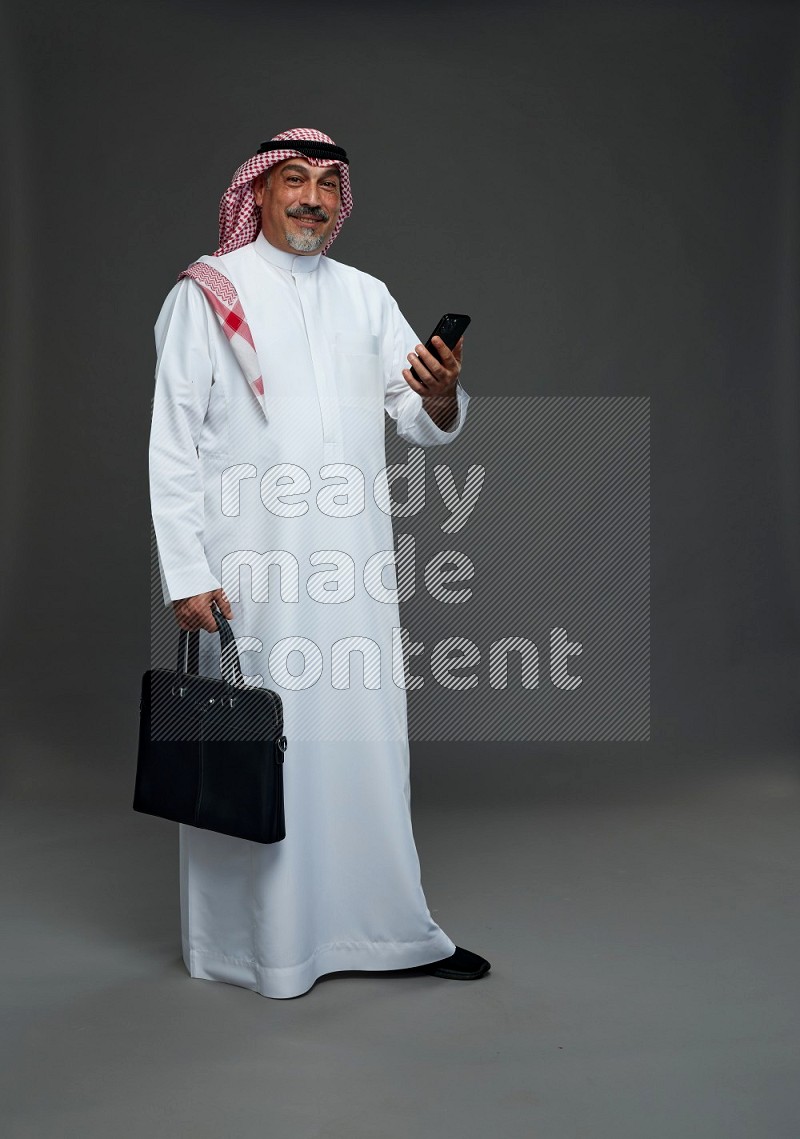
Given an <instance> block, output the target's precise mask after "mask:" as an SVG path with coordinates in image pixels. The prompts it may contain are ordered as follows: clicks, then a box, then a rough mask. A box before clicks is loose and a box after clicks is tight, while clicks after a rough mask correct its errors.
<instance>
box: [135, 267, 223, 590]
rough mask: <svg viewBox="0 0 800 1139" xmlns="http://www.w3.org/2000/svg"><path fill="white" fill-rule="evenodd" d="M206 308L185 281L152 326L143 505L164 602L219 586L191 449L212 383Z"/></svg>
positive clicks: (199, 477) (194, 450)
mask: <svg viewBox="0 0 800 1139" xmlns="http://www.w3.org/2000/svg"><path fill="white" fill-rule="evenodd" d="M207 307H208V306H207V302H206V300H205V298H204V297H203V295H202V293H201V291H200V289H199V288H198V287H197V285H196V284H194V282H193V281H190V280H188V279H184V280H182V281H180V282H179V283H178V284H177V285H175V287H174V288H173V289H172V291H171V292H170V293H169V294H168V296H167V298H166V300H165V301H164V305H163V307H162V309H161V313H160V314H159V317H158V320H157V322H156V326H155V337H156V354H157V364H156V377H155V394H154V398H153V419H152V424H151V429H150V507H151V512H152V517H153V528H154V530H155V535H156V544H157V547H158V560H159V568H160V571H161V587H162V592H163V595H164V604H165V605H169V604H171V603H172V601H177V600H179V599H180V598H183V597H194V596H195V595H196V594H198V593H205V592H207V591H209V590H212V589H218V588H219V586H220V583H219V582H218V581H217V579H216V578H215V577H214V575H213V574H212V573H211V570H210V569H209V566H208V560H207V558H206V555H205V551H204V548H203V531H204V515H205V508H204V489H203V478H202V469H201V466H200V459H199V456H198V451H197V444H198V441H199V438H200V431H201V428H202V426H203V420H204V418H205V414H206V409H207V408H208V401H209V396H210V394H211V384H212V383H213V378H212V375H213V366H212V361H211V356H210V351H209V340H208V324H207V312H206V309H207Z"/></svg>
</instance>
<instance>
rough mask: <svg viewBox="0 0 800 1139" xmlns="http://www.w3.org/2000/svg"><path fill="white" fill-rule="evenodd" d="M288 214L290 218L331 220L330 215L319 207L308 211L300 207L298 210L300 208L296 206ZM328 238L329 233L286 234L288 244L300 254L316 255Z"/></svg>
mask: <svg viewBox="0 0 800 1139" xmlns="http://www.w3.org/2000/svg"><path fill="white" fill-rule="evenodd" d="M286 212H287V214H288V215H289V217H313V218H317V219H318V220H319V221H322V222H327V221H329V220H330V218H329V216H328V214H326V213H325V211H324V210H323V209H320V208H319V207H312V208H306V209H303V208H302V207H300V208H299V209H298V207H297V206H295V207H294V208H293V209H290V210H287V211H286ZM327 237H328V234H327V233H289V232H287V233H286V240H287V242H288V243H289V245H291V247H292V249H296V250H297V252H298V253H315V252H316V251H317V249H319V247H320V246H321V245H322V244H323V242H324V241H325V240H326V239H327Z"/></svg>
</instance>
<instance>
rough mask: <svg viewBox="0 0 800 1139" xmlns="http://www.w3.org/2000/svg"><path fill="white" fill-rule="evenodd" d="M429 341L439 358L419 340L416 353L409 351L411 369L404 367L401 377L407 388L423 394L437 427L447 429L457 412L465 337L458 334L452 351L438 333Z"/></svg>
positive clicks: (425, 403) (423, 401)
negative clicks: (459, 336) (457, 388)
mask: <svg viewBox="0 0 800 1139" xmlns="http://www.w3.org/2000/svg"><path fill="white" fill-rule="evenodd" d="M432 343H433V344H434V345H435V346H436V351H437V352H438V354H439V359H438V360H437V359H436V357H435V356H434V355H433V353H432V352H429V351H428V349H427V348H426V347H425V345H424V344H418V345H417V352H416V355H414V353H413V352H409V354H408V360H409V362H410V363H411V364H413V365H414V372H413V373H412V371H411V368H404V369H403V378H404V379H405V381H406V383H407V384H408V386H409V387H410V388H413V389H414V391H415V392H419V394H420V395H421V396H422V405H423V407H424V408H425V410H426V412H427V413H428V415H429V416H430V418H431V419H432V420H433V422H434V423H435V424H436V425H437V427H440V428H441V429H442V431H449V430H450V425H451V423H452V422H453V420H454V419H455V418H456V415H457V413H458V411H457V409H458V401H457V399H456V387H457V385H458V375H459V372H460V371H461V354H462V352H463V351H464V337H463V336H462V337H461V339H460V340H459V342H458V343H457V344H456V346H455V348H454V349H453V350H452V352H451V351H450V349H449V348H448V347H447V345H446V344H445V342H444V340H442V338H441V336H434V337H433V341H432ZM417 376H419V379H417V378H416V377H417Z"/></svg>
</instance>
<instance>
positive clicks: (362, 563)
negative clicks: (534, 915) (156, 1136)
mask: <svg viewBox="0 0 800 1139" xmlns="http://www.w3.org/2000/svg"><path fill="white" fill-rule="evenodd" d="M203 260H206V261H207V262H208V263H209V264H212V265H213V266H214V267H215V268H217V269H219V270H220V271H221V272H222V273H224V274H225V276H227V277H228V278H229V279H230V280H231V281H232V282H233V284H234V286H235V288H236V290H237V292H238V294H239V297H240V299H241V301H242V305H243V308H244V312H245V315H246V317H247V320H248V323H249V325H250V329H251V332H252V335H253V339H254V342H255V348H256V352H257V354H258V359H259V363H260V366H261V371H262V375H263V382H264V392H265V394H264V408H265V409H266V416H265V414H264V410H262V407H261V406H260V404H259V401H258V398H257V397H256V395H255V393H254V392H253V391H252V389H251V388H250V386H249V385H248V383H247V382H246V380H245V378H244V375H243V373H242V371H241V369H240V367H239V365H238V364H237V362H236V358H235V356H234V353H233V351H232V349H231V345H230V343H229V342H228V340H227V338H226V336H225V335H224V333H223V331H222V329H221V327H220V325H219V322H218V320H217V317H216V316H215V315H214V313H213V312H212V310H211V308H210V305H209V304H208V302H207V300H206V299H205V297H204V295H203V293H202V292H201V290H200V289H199V287H198V286H197V284H196V283H195V282H194V281H192V280H189V279H184V280H182V281H180V282H179V283H178V284H177V285H176V286H175V287H174V288H173V289H172V290H171V292H170V293H169V295H168V296H167V298H166V300H165V302H164V306H163V308H162V310H161V313H160V315H159V318H158V321H157V323H156V347H157V353H158V364H157V368H156V384H155V398H154V406H153V421H152V431H151V440H150V490H151V505H152V514H153V523H154V528H155V533H156V540H157V546H158V553H159V562H160V570H161V579H162V588H163V594H164V601H165V603H166V604H170V603H171V601H172V600H176V599H179V598H183V597H189V596H193V595H195V594H198V593H202V592H205V591H207V590H211V589H216V588H217V587H219V586H220V585H222V586H223V587H224V588H225V591H226V593H227V595H228V597H229V599H230V600H231V603H232V608H233V614H234V616H233V620H232V621H231V628H232V629H233V632H234V635H235V636H236V638H237V643H238V647H239V651H240V658H241V661H242V668H243V671H244V673H245V676H246V677H247V678H248V683H249V684H253V685H256V686H261V685H263V686H265V687H267V688H271V689H272V690H273V691H276V692H278V694H279V695H280V696H281V699H282V701H283V707H284V731H285V734H286V736H287V739H288V750H287V752H286V755H285V764H284V789H285V809H286V837H285V839H283V840H282V841H280V842H278V843H274V844H271V845H264V844H260V843H255V842H249V841H246V840H243V839H238V838H233V837H229V836H227V835H222V834H217V833H214V832H211V831H205V830H202V829H198V828H195V827H192V826H188V825H183V824H181V825H180V836H179V841H180V847H179V849H180V901H181V938H182V953H183V960H184V963H185V965H186V968H187V970H188V972H189V973H190V975H191V976H192V977H203V978H207V979H210V980H216V981H224V982H228V983H231V984H235V985H241V986H244V987H246V988H250V989H253V990H255V991H256V992H259V993H261V994H263V995H265V996H270V997H294V996H298V995H300V994H301V993H304V992H306V991H307V990H308V989H309V988H310V987H311V986H312V985H313V984H314V981H315V980H316V979H317V978H318V977H320V976H321V975H323V974H325V973H329V972H333V971H336V970H343V969H347V970H351V969H356V970H363V969H368V970H383V969H405V968H410V967H412V966H416V965H422V964H426V963H429V962H432V961H437V960H440V959H441V958H444V957H447V956H449V955H450V954H451V953H453V952H454V950H455V944H454V942H453V941H451V939H450V938H449V937H448V936H447V934H446V933H444V931H443V930H442V929H440V928H439V926H438V925H437V924H436V923H435V922H434V921H433V919H432V917H431V914H430V912H429V910H428V907H427V904H426V900H425V896H424V893H423V890H422V885H421V881H420V868H419V861H418V857H417V852H416V848H415V844H414V838H413V833H412V827H411V816H410V784H409V747H408V730H407V719H406V692H405V687H404V685H403V673H402V664H401V665H400V668H399V670H398V659H397V655H396V652H393V650H396V649H397V647H398V640H397V634H396V633H395V634H393V630H399V628H400V619H399V610H398V605H397V600H396V596H395V594H394V592H393V586H394V585H396V584H397V583H396V577H395V578H394V579H392V573H393V572H394V567H393V566H392V564H391V552H392V550H393V534H392V525H391V516H390V509H391V508H390V506H389V505H388V494H387V476H386V469H385V468H386V454H385V440H384V415H383V412H384V409H385V411H386V412H388V414H389V415H390V416H391V417H392V418H393V419H394V420H395V421H396V424H397V431H398V434H399V435H400V436H401V438H403V439H404V440H407V441H408V442H409V443H410V444H414V445H422V446H430V445H436V444H442V443H448V442H450V441H452V440H453V439H454V438H455V437H456V436H457V435H458V433H459V432H460V430H461V428H462V426H463V423H464V418H465V415H466V408H467V403H468V400H469V396H468V394H467V393H466V392H465V391H464V389H463V388H462V387H461V386H460V385H459V389H458V415H457V418H456V420H455V421H454V423H453V424H452V426H451V428H450V429H449V430H447V431H445V430H442V429H440V428H439V427H438V426H437V425H436V424H435V423H434V422H433V421H432V420H431V419H430V417H429V416H428V414H427V412H426V411H425V409H424V406H423V403H422V399H421V398H420V396H419V395H418V394H417V393H416V392H414V391H413V390H412V389H411V388H410V387H409V386H408V384H407V383H406V381H405V379H404V378H403V375H402V369H403V368H404V367H406V366H407V363H408V362H407V360H406V354H407V353H408V352H410V351H413V350H414V347H415V345H416V344H417V343H418V342H419V338H418V337H417V336H416V335H415V333H414V331H413V330H412V329H411V327H410V326H409V324H408V323H407V321H406V320H405V319H404V318H403V316H402V314H401V312H400V310H399V308H398V306H397V303H396V302H395V301H394V299H393V298H392V297H391V295H390V294H389V292H388V290H387V288H386V286H385V285H384V284H383V283H382V282H381V281H379V280H377V279H376V278H374V277H371V276H370V275H368V274H366V273H362V272H360V271H359V270H357V269H354V268H352V267H350V266H347V265H343V264H341V263H339V262H336V261H334V260H332V259H331V258H329V257H327V256H325V257H323V256H321V255H314V256H297V255H294V254H291V253H286V252H284V251H282V250H279V249H277V248H275V247H274V246H272V245H270V244H269V242H268V241H267V240H266V239H265V238H264V236H263V235H262V234H259V236H258V238H257V239H256V240H255V241H254V242H253V243H251V244H249V245H246V246H244V247H243V248H241V249H237V250H235V251H234V252H233V253H229V254H226V255H225V256H222V257H218V258H212V257H206V258H203ZM359 473H360V474H359ZM281 479H282V480H283V481H280V480H281ZM401 497H402V496H401ZM387 552H389V553H388V554H387ZM372 555H377V558H375V557H373V558H372V562H370V561H369V559H370V558H371V556H372ZM269 561H272V562H273V563H274V564H273V565H272V567H271V568H267V563H268V562H269ZM384 563H386V564H384ZM320 567H321V568H320ZM331 567H333V568H331ZM382 567H383V568H382ZM384 571H385V572H384ZM387 578H388V580H387ZM346 638H358V639H357V640H355V641H346V642H345V639H346ZM337 643H338V644H337ZM350 648H355V649H357V650H361V651H354V652H352V653H350V654H349V655H347V652H346V651H345V650H348V649H350ZM293 650H299V651H293ZM218 651H219V642H218V639H217V638H216V637H213V636H209V635H206V634H202V635H201V671H202V672H206V673H209V674H215V675H219V663H218Z"/></svg>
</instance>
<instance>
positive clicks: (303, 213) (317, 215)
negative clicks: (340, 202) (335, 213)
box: [286, 206, 330, 221]
mask: <svg viewBox="0 0 800 1139" xmlns="http://www.w3.org/2000/svg"><path fill="white" fill-rule="evenodd" d="M286 213H287V214H288V215H289V217H290V218H314V219H315V220H316V221H330V214H327V213H326V212H325V210H323V208H322V206H292V208H291V209H288V210H287V211H286Z"/></svg>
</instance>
